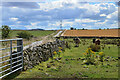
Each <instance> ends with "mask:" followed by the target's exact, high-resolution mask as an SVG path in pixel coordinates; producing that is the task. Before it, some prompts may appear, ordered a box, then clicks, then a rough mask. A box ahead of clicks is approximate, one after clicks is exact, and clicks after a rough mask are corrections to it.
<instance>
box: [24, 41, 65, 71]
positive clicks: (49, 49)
mask: <svg viewBox="0 0 120 80" xmlns="http://www.w3.org/2000/svg"><path fill="white" fill-rule="evenodd" d="M58 47H62V49H63V50H64V49H65V47H66V45H65V41H61V40H59V39H56V40H55V41H53V42H48V43H46V44H43V45H39V46H36V47H33V48H27V49H26V50H24V51H23V57H24V70H27V69H30V68H33V67H34V66H35V65H37V64H39V63H41V62H42V61H46V60H48V59H49V58H50V57H51V58H52V57H53V52H54V51H56V52H58V50H59V48H58Z"/></svg>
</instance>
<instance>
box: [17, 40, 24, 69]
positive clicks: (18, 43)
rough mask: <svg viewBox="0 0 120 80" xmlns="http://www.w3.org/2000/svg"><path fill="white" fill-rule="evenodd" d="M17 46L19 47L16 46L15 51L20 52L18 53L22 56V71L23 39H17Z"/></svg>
mask: <svg viewBox="0 0 120 80" xmlns="http://www.w3.org/2000/svg"><path fill="white" fill-rule="evenodd" d="M17 46H20V47H17V52H21V53H20V55H21V56H22V69H21V71H22V70H23V41H22V40H17ZM20 55H19V56H20Z"/></svg>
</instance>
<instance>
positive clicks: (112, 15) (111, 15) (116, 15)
mask: <svg viewBox="0 0 120 80" xmlns="http://www.w3.org/2000/svg"><path fill="white" fill-rule="evenodd" d="M117 17H118V11H115V12H113V13H111V14H109V15H108V16H107V18H109V19H110V18H111V19H113V18H117Z"/></svg>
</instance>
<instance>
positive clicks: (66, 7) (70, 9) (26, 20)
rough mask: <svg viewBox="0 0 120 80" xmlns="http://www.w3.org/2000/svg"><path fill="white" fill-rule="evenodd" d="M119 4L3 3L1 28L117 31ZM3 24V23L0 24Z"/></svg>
mask: <svg viewBox="0 0 120 80" xmlns="http://www.w3.org/2000/svg"><path fill="white" fill-rule="evenodd" d="M118 7H119V5H117V3H116V2H79V1H78V0H52V1H41V2H2V4H0V8H1V9H2V11H1V13H2V15H0V17H2V25H8V26H9V27H11V29H23V30H25V29H37V28H39V29H45V30H57V29H60V24H61V21H62V29H70V27H74V28H76V29H82V28H85V29H99V28H101V29H104V28H106V29H107V28H118ZM0 22H1V21H0Z"/></svg>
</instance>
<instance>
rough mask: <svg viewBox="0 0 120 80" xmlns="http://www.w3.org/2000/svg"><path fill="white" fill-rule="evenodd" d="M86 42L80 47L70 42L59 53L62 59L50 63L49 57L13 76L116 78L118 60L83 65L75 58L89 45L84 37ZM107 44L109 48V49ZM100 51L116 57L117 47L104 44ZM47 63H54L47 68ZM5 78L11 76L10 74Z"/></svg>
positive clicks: (106, 55)
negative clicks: (68, 45)
mask: <svg viewBox="0 0 120 80" xmlns="http://www.w3.org/2000/svg"><path fill="white" fill-rule="evenodd" d="M71 40H72V39H69V41H71ZM67 41H68V40H67ZM86 42H87V43H88V44H85V45H83V43H81V44H80V47H74V46H75V44H73V43H70V45H71V49H66V50H65V52H64V53H61V57H62V59H61V60H60V61H56V60H55V61H54V62H53V63H50V61H52V60H51V59H49V60H48V61H46V62H42V63H40V64H39V65H37V66H35V67H34V68H32V69H29V70H27V71H23V72H21V74H19V75H17V74H16V75H17V76H15V77H13V78H14V79H17V78H118V67H117V65H118V60H115V61H112V60H111V59H109V61H104V62H103V65H102V63H101V62H99V65H83V64H82V63H83V61H82V60H81V59H80V60H77V59H78V58H82V57H83V53H84V52H85V51H86V49H87V48H88V47H89V45H90V43H91V42H92V39H86ZM108 46H110V47H111V48H110V49H109V48H108ZM101 51H103V52H104V53H105V57H108V56H110V57H114V58H117V57H118V47H117V46H115V45H114V46H113V45H106V47H105V49H103V50H101ZM66 59H68V61H66ZM71 59H74V60H71ZM47 64H50V65H52V64H54V65H52V66H51V68H47ZM60 66H61V67H60ZM39 69H40V70H39ZM7 78H11V76H8V77H7Z"/></svg>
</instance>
